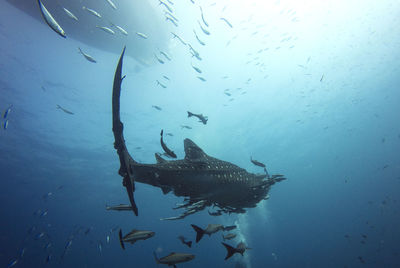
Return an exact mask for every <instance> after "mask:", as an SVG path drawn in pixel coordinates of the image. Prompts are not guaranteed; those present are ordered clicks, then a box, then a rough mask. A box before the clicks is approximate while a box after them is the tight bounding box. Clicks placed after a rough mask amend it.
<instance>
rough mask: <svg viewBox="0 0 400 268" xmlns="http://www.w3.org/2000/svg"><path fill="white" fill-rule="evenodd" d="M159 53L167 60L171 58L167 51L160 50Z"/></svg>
mask: <svg viewBox="0 0 400 268" xmlns="http://www.w3.org/2000/svg"><path fill="white" fill-rule="evenodd" d="M160 54H161V55H163V56H164V57H165V58H166V59H167V60H169V61H170V60H171V57H170V56H169V55H168V54H167V53H165V52H163V51H160ZM164 77H165V76H164ZM167 79H168V80H169V78H167Z"/></svg>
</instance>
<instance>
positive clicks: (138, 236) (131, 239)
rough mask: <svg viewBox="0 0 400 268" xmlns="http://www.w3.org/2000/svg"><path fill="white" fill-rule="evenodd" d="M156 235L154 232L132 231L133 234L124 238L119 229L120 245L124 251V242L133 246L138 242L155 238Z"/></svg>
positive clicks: (130, 233)
mask: <svg viewBox="0 0 400 268" xmlns="http://www.w3.org/2000/svg"><path fill="white" fill-rule="evenodd" d="M154 235H155V232H152V231H140V230H135V229H134V230H132V231H131V232H129V233H128V234H127V235H125V236H124V237H122V230H121V229H119V233H118V236H119V243H120V245H121V247H122V249H125V244H124V242H127V243H131V244H133V243H135V242H136V241H138V240H146V239H149V238H151V237H153V236H154Z"/></svg>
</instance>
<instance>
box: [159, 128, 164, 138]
mask: <svg viewBox="0 0 400 268" xmlns="http://www.w3.org/2000/svg"><path fill="white" fill-rule="evenodd" d="M163 133H164V130H163V129H161V133H160V136H161V137H162V136H163Z"/></svg>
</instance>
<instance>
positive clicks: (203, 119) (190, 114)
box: [187, 111, 208, 125]
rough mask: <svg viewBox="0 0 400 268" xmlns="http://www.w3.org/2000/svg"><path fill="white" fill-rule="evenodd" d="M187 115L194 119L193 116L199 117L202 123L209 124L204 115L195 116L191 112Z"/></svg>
mask: <svg viewBox="0 0 400 268" xmlns="http://www.w3.org/2000/svg"><path fill="white" fill-rule="evenodd" d="M187 113H188V117H192V116H194V117H197V118H198V119H199V120H200V121H199V122H202V123H203V124H204V125H205V124H207V121H208V117H207V116H204V115H202V114H194V113H191V112H189V111H188V112H187Z"/></svg>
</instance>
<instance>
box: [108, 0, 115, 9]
mask: <svg viewBox="0 0 400 268" xmlns="http://www.w3.org/2000/svg"><path fill="white" fill-rule="evenodd" d="M106 1H107V3H108V4H109V5H110V6H111V7H112V8H113V9H117V7H116V6H115V4H114V3H113V2H112V1H111V0H106Z"/></svg>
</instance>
